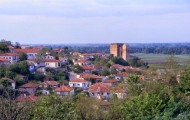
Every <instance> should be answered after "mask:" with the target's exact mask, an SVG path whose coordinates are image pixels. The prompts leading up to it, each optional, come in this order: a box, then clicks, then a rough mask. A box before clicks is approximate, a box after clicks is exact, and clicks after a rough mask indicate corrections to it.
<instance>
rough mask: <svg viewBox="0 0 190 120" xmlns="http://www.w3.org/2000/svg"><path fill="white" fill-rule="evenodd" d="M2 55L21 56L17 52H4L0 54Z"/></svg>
mask: <svg viewBox="0 0 190 120" xmlns="http://www.w3.org/2000/svg"><path fill="white" fill-rule="evenodd" d="M0 56H19V55H18V54H16V53H3V54H0Z"/></svg>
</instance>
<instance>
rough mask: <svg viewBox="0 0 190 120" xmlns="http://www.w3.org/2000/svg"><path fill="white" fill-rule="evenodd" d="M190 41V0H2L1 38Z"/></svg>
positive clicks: (42, 41) (81, 40)
mask: <svg viewBox="0 0 190 120" xmlns="http://www.w3.org/2000/svg"><path fill="white" fill-rule="evenodd" d="M3 38H4V39H7V40H11V41H13V42H16V41H17V42H20V43H24V44H26V43H32V44H33V43H37V44H38V43H39V44H41V43H46V44H47V43H49V44H59V43H63V44H64V43H72V44H75V43H112V42H126V43H150V42H151V43H158V42H190V0H0V39H3Z"/></svg>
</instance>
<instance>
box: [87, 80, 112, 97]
mask: <svg viewBox="0 0 190 120" xmlns="http://www.w3.org/2000/svg"><path fill="white" fill-rule="evenodd" d="M88 92H89V95H90V96H91V97H94V98H98V99H101V100H107V99H109V98H110V97H111V94H110V92H111V87H110V86H109V85H106V84H103V83H96V84H93V85H91V86H90V87H89V89H88Z"/></svg>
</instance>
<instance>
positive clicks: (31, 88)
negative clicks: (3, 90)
mask: <svg viewBox="0 0 190 120" xmlns="http://www.w3.org/2000/svg"><path fill="white" fill-rule="evenodd" d="M38 87H39V84H36V83H31V82H29V83H26V84H24V85H22V86H20V87H19V88H18V91H19V92H27V93H29V94H30V95H35V94H36V92H37V89H38Z"/></svg>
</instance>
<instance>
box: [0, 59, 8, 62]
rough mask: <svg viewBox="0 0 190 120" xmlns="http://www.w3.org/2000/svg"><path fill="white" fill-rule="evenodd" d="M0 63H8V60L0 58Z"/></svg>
mask: <svg viewBox="0 0 190 120" xmlns="http://www.w3.org/2000/svg"><path fill="white" fill-rule="evenodd" d="M0 62H10V60H7V59H5V58H0Z"/></svg>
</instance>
